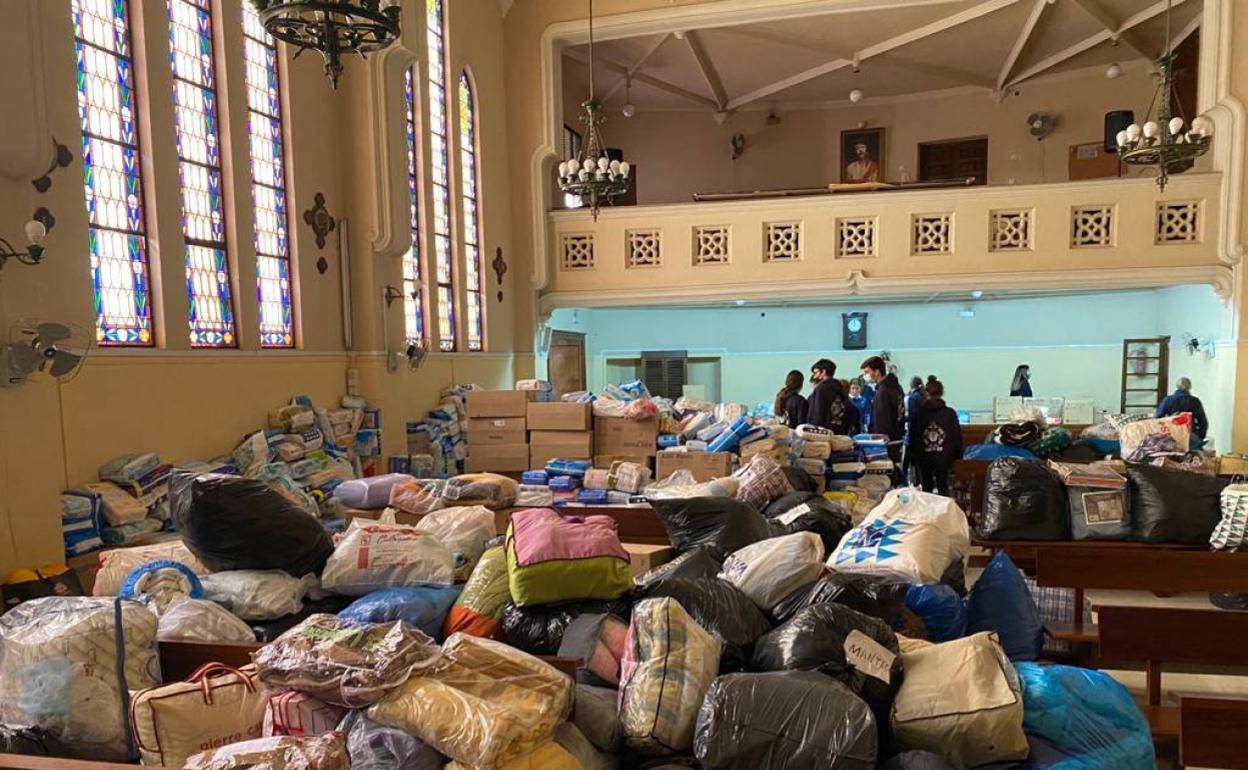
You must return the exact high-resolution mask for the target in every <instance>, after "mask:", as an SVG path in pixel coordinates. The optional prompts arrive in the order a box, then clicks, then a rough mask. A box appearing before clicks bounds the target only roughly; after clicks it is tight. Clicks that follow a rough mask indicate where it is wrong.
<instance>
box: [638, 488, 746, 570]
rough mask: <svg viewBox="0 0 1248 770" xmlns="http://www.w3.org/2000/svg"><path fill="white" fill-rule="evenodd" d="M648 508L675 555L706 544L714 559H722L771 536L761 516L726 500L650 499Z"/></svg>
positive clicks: (721, 498) (709, 498) (704, 498)
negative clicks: (663, 528)
mask: <svg viewBox="0 0 1248 770" xmlns="http://www.w3.org/2000/svg"><path fill="white" fill-rule="evenodd" d="M651 505H653V506H654V512H655V513H656V514H657V515H658V517H659V520H660V521H662V522H663V526H664V527H665V528H666V529H667V537H668V540H670V541H671V543H672V548H675V549H676V552H677V553H684V552H685V551H688V550H689V549H690V548H693V547H695V546H699V545H707V546H710V548H711V552H712V553H713V554H714V556H715V558H717V559H726V558H727V557H728V554H730V553H732V552H733V551H736V550H738V549H740V548H744V547H745V546H747V545H749V544H750V543H757V542H758V541H759V540H766V539H767V538H769V537H771V530H769V529H768V528H767V520H766V519H764V518H763V515H762V514H761V513H759V512H758V511H756V510H754V508H753V507H752V506H750V505H748V504H747V503H742V502H739V501H737V500H733V499H732V498H730V497H689V498H683V499H674V500H654V501H652V502H651Z"/></svg>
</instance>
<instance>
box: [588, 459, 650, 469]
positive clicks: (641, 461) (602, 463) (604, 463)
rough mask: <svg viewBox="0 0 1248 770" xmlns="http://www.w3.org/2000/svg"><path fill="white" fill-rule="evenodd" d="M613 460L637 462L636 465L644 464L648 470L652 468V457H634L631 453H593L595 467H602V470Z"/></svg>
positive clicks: (613, 461)
mask: <svg viewBox="0 0 1248 770" xmlns="http://www.w3.org/2000/svg"><path fill="white" fill-rule="evenodd" d="M615 462H624V463H637V464H638V465H644V466H646V467H647V468H649V469H650V470H654V458H653V457H635V456H633V455H594V467H595V468H602V469H603V470H606V469H608V468H610V467H611V464H612V463H615Z"/></svg>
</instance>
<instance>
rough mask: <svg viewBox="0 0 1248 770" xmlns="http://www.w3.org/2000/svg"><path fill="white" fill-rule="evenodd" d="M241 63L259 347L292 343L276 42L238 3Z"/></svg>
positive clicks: (248, 8)
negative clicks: (252, 226) (245, 114)
mask: <svg viewBox="0 0 1248 770" xmlns="http://www.w3.org/2000/svg"><path fill="white" fill-rule="evenodd" d="M243 62H244V65H245V78H246V83H247V136H248V137H249V140H250V141H249V146H250V149H251V207H252V209H253V211H254V212H255V224H254V240H255V244H256V300H257V302H258V303H259V305H260V346H261V347H266V348H291V347H294V346H295V324H294V316H293V314H292V309H291V283H292V281H293V279H292V277H291V270H290V245H289V242H288V240H287V230H286V228H287V220H286V169H285V153H284V152H283V148H284V142H283V139H284V137H283V133H282V129H283V125H282V99H281V90H280V85H279V84H280V81H279V80H278V78H279V74H278V71H277V43H276V41H274V39H273V37H272V36H271V35H269V33H268V32H265V31H264V27H263V26H262V25H261V24H260V16H259V15H258V14H257V13H256V11H255V9H254V8H252V7H251V4H250V3H243Z"/></svg>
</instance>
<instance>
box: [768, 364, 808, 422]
mask: <svg viewBox="0 0 1248 770" xmlns="http://www.w3.org/2000/svg"><path fill="white" fill-rule="evenodd" d="M805 382H806V380H805V378H804V377H802V373H801V372H799V371H798V370H796V369H794V370H793V371H791V372H789V373H788V374H787V375H785V378H784V387H783V388H781V389H780V392H779V393H777V394H776V403H775V404H774V407H775V412H776V417H777V418H778V419H779V420H780V421H781V422H783V423H784V424H785V425H787V426H789V427H790V428H796V427H797V426H799V425H801V424H802V423H804V422H806V397H805V396H803V395H802V385H803V384H805Z"/></svg>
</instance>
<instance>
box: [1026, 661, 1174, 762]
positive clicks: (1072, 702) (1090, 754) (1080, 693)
mask: <svg viewBox="0 0 1248 770" xmlns="http://www.w3.org/2000/svg"><path fill="white" fill-rule="evenodd" d="M1014 668H1015V670H1017V671H1018V678H1019V680H1020V681H1021V682H1022V685H1023V729H1024V730H1025V731H1026V732H1027V735H1028V738H1033V737H1034V738H1039V739H1040V741H1042V742H1043V743H1044V744H1047V745H1048V747H1051V748H1052V749H1054V750H1055V751H1056V753H1058V754H1061V755H1063V756H1062V757H1060V758H1059V757H1057V756H1052V755H1053V753H1054V752H1048V753H1047V754H1046V753H1044V752H1033V755H1032V759H1031V760H1030V761H1029V762H1028V764H1026V765H1024V767H1027V768H1037V770H1038V769H1039V768H1044V769H1045V770H1102V769H1105V770H1108V769H1109V768H1112V769H1113V770H1153V768H1155V767H1156V755H1155V754H1154V750H1153V739H1152V735H1151V734H1150V732H1149V728H1148V720H1146V719H1145V718H1144V715H1143V714H1141V713H1140V710H1139V708H1138V707H1137V706H1136V705H1135V701H1134V700H1132V698H1131V694H1130V693H1129V692H1127V688H1125V687H1123V686H1122V685H1121V684H1119V683H1118V682H1117V681H1116V680H1115V679H1114V678H1113V677H1111V676H1109V675H1108V674H1106V673H1104V672H1101V671H1092V670H1089V669H1084V668H1075V667H1073V666H1041V665H1039V664H1036V663H1019V664H1017V665H1015V667H1014Z"/></svg>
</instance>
